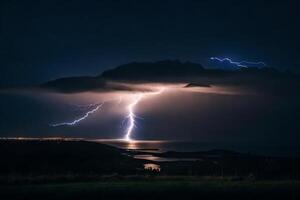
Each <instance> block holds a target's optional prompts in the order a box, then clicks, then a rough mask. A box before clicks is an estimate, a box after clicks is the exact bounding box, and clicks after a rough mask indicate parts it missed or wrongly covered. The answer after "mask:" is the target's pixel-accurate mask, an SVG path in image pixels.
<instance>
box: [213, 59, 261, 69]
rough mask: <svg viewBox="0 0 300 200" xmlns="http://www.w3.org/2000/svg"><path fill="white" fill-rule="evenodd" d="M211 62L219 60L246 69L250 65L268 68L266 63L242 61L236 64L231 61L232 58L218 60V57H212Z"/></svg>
mask: <svg viewBox="0 0 300 200" xmlns="http://www.w3.org/2000/svg"><path fill="white" fill-rule="evenodd" d="M210 59H211V60H217V61H219V62H229V63H230V64H233V65H236V66H237V67H244V68H248V67H249V65H257V66H266V63H264V62H261V61H260V62H252V61H240V62H236V61H233V60H231V59H230V58H218V57H211V58H210Z"/></svg>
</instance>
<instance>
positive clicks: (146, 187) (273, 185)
mask: <svg viewBox="0 0 300 200" xmlns="http://www.w3.org/2000/svg"><path fill="white" fill-rule="evenodd" d="M0 195H1V196H0V199H30V200H34V199H141V200H143V199H168V198H172V199H195V198H197V199H200V198H206V199H208V198H209V199H299V198H300V181H229V180H224V179H205V178H197V177H150V178H149V177H148V178H140V179H134V180H132V179H124V180H107V181H101V182H100V181H98V182H78V183H60V184H55V183H52V184H33V185H14V186H0Z"/></svg>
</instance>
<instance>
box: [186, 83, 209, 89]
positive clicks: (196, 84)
mask: <svg viewBox="0 0 300 200" xmlns="http://www.w3.org/2000/svg"><path fill="white" fill-rule="evenodd" d="M184 87H186V88H189V87H211V86H210V85H209V84H206V83H188V84H187V85H186V86H184Z"/></svg>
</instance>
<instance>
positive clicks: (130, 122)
mask: <svg viewBox="0 0 300 200" xmlns="http://www.w3.org/2000/svg"><path fill="white" fill-rule="evenodd" d="M164 90H165V88H160V89H159V90H158V91H155V92H141V93H137V94H134V96H133V99H132V100H131V101H130V103H129V104H128V105H127V107H126V110H127V112H128V114H127V116H126V118H125V120H126V122H127V128H126V132H125V136H124V138H123V139H124V140H125V141H132V140H131V135H132V132H133V129H134V128H135V127H136V122H137V120H136V119H137V118H138V117H137V116H136V114H135V108H136V106H137V104H138V103H139V102H140V101H141V100H142V99H143V98H145V97H146V96H149V95H158V94H161V93H162V92H163V91H164ZM122 99H123V98H122V97H120V98H119V99H118V102H117V105H119V104H120V103H121V102H122ZM103 104H104V103H94V104H88V105H79V107H85V108H87V109H89V108H91V107H94V108H93V109H92V110H89V111H87V112H86V113H85V114H84V115H83V116H82V117H80V118H78V119H75V120H74V121H72V122H62V123H56V124H51V125H50V126H52V127H57V126H74V125H76V124H77V123H79V122H81V121H82V120H85V119H86V118H88V117H89V116H90V115H91V114H93V113H95V112H97V111H98V110H99V109H100V108H101V107H102V106H103Z"/></svg>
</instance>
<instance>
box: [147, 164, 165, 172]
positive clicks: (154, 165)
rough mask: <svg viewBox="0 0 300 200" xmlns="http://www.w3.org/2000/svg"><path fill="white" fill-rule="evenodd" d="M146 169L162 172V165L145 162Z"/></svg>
mask: <svg viewBox="0 0 300 200" xmlns="http://www.w3.org/2000/svg"><path fill="white" fill-rule="evenodd" d="M144 169H146V170H150V171H158V172H160V170H161V168H160V165H157V164H154V163H147V164H144Z"/></svg>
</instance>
